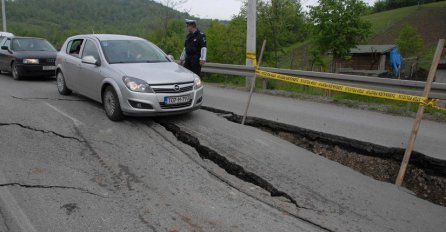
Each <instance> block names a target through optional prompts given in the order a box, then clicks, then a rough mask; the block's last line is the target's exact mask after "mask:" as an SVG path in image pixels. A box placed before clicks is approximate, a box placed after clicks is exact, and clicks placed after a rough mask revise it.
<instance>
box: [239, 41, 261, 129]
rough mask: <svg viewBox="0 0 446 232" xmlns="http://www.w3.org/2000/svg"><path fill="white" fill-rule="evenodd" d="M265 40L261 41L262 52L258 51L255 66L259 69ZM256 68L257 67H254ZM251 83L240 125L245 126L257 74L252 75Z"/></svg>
mask: <svg viewBox="0 0 446 232" xmlns="http://www.w3.org/2000/svg"><path fill="white" fill-rule="evenodd" d="M265 46H266V40H264V41H263V45H262V50H261V51H260V57H259V62H258V63H257V65H258V66H259V67H260V65H261V64H262V59H263V52H264V51H265ZM256 68H257V67H256ZM252 79H253V81H252V83H251V91H249V97H248V103H246V108H245V113H244V114H243V119H242V125H245V122H246V117H247V116H248V110H249V105H251V99H252V94H253V93H254V89H255V87H256V80H257V74H256V73H254V78H252Z"/></svg>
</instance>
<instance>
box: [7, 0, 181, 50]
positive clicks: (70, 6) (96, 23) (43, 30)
mask: <svg viewBox="0 0 446 232" xmlns="http://www.w3.org/2000/svg"><path fill="white" fill-rule="evenodd" d="M7 16H8V31H10V32H13V33H15V34H18V35H26V36H40V37H45V38H47V39H49V40H50V41H51V42H52V43H54V44H55V45H56V46H60V44H61V43H62V42H63V41H64V40H65V39H66V37H67V36H70V35H74V34H82V33H121V34H129V35H136V36H141V37H147V36H148V35H149V33H151V32H154V31H156V30H159V29H160V28H163V26H164V22H165V21H166V20H164V19H165V18H166V17H167V18H168V19H184V18H188V17H190V16H189V15H188V14H185V13H181V12H178V11H175V10H173V9H169V8H166V7H164V6H163V5H161V4H159V3H157V2H155V1H153V0H14V1H12V0H9V1H7Z"/></svg>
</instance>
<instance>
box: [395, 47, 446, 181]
mask: <svg viewBox="0 0 446 232" xmlns="http://www.w3.org/2000/svg"><path fill="white" fill-rule="evenodd" d="M444 45H445V40H444V39H441V40H440V41H439V42H438V46H437V50H436V52H435V55H434V60H433V61H432V66H431V69H430V71H429V76H428V78H427V81H426V87H425V88H424V93H423V97H429V94H430V91H431V88H432V82H433V81H434V78H435V75H436V73H437V67H438V63H440V59H441V54H442V53H443V48H444ZM425 108H426V107H425V106H424V105H420V107H419V109H418V113H417V118H416V119H415V123H414V125H413V128H412V133H411V134H410V138H409V142H408V144H407V149H406V152H405V153H404V158H403V161H402V163H401V167H400V171H399V173H398V177H397V178H396V183H395V184H396V185H397V186H401V185H402V184H403V181H404V176H405V175H406V170H407V166H408V165H409V161H410V156H411V155H412V151H413V148H414V145H415V141H416V139H417V135H418V130H419V129H420V124H421V120H422V119H423V115H424V109H425Z"/></svg>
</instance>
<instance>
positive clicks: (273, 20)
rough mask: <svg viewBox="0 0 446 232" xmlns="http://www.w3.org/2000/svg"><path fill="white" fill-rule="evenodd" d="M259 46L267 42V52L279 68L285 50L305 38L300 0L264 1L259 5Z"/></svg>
mask: <svg viewBox="0 0 446 232" xmlns="http://www.w3.org/2000/svg"><path fill="white" fill-rule="evenodd" d="M257 11H258V23H257V33H258V42H257V43H258V44H262V42H263V40H264V39H266V40H267V51H271V55H272V59H271V58H270V59H268V54H267V56H266V57H265V58H266V59H265V60H267V61H268V60H272V62H273V64H274V65H275V66H276V67H277V66H278V63H279V58H280V57H279V53H280V52H281V51H282V50H283V48H285V47H288V46H290V45H291V44H294V43H296V42H298V41H302V40H303V39H304V38H305V35H306V33H305V26H304V15H303V13H302V10H301V5H300V1H298V0H262V1H259V3H258V9H257Z"/></svg>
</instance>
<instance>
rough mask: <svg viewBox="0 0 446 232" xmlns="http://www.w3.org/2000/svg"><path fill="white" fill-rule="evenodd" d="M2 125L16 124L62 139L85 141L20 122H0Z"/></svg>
mask: <svg viewBox="0 0 446 232" xmlns="http://www.w3.org/2000/svg"><path fill="white" fill-rule="evenodd" d="M2 126H18V127H21V128H23V129H26V130H30V131H34V132H40V133H43V134H52V135H55V136H57V137H60V138H63V139H72V140H76V141H77V142H80V143H84V142H85V140H82V139H79V138H77V137H73V136H68V135H63V134H60V133H57V132H55V131H49V130H44V129H37V128H34V127H31V126H27V125H24V124H21V123H17V122H10V123H1V122H0V127H2Z"/></svg>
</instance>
